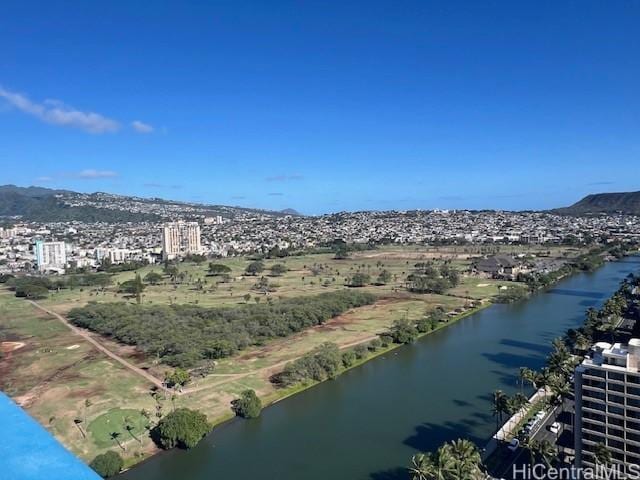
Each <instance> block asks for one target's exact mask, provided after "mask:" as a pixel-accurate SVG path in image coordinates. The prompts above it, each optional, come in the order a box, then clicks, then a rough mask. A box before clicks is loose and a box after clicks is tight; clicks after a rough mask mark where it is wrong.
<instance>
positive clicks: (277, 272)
mask: <svg viewBox="0 0 640 480" xmlns="http://www.w3.org/2000/svg"><path fill="white" fill-rule="evenodd" d="M270 270H271V275H273V276H274V277H279V276H281V275H284V274H285V273H287V267H286V266H284V265H283V264H282V263H276V264H275V265H273V266H272V267H271V269H270Z"/></svg>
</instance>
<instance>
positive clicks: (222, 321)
mask: <svg viewBox="0 0 640 480" xmlns="http://www.w3.org/2000/svg"><path fill="white" fill-rule="evenodd" d="M375 300H376V296H375V295H372V294H370V293H366V292H357V291H338V292H327V293H322V294H320V295H316V296H313V297H305V298H291V299H283V300H280V301H277V302H272V303H267V304H260V305H258V304H256V305H250V304H246V305H239V306H237V307H226V308H206V307H200V306H196V305H133V304H127V303H95V302H91V303H89V304H87V305H86V306H84V307H80V308H74V309H73V310H71V311H70V312H69V315H68V317H69V320H70V321H71V322H72V323H73V324H75V325H77V326H79V327H82V328H87V329H89V330H92V331H95V332H98V333H100V334H102V335H107V336H111V337H113V338H115V339H117V340H119V341H121V342H123V343H126V344H129V345H136V346H137V347H138V348H140V349H141V350H142V351H144V352H146V353H147V354H149V355H154V356H156V357H158V359H160V360H161V361H163V362H164V363H166V364H168V365H171V366H175V367H192V366H195V365H197V364H198V362H200V361H201V360H204V359H217V358H223V357H228V356H230V355H232V354H234V353H235V352H237V351H239V350H243V349H245V348H247V347H249V346H251V345H262V344H263V343H264V342H265V341H267V340H269V339H272V338H276V337H287V336H289V335H291V334H293V333H296V332H299V331H301V330H303V329H305V328H308V327H312V326H315V325H320V324H322V323H324V322H326V321H327V320H329V319H331V318H333V317H336V316H338V315H340V314H342V313H344V312H345V311H347V310H349V309H351V308H355V307H361V306H363V305H368V304H371V303H373V302H374V301H375Z"/></svg>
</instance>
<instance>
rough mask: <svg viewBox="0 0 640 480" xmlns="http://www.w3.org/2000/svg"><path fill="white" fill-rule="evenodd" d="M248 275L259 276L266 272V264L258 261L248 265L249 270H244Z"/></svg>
mask: <svg viewBox="0 0 640 480" xmlns="http://www.w3.org/2000/svg"><path fill="white" fill-rule="evenodd" d="M244 271H245V272H246V273H247V274H248V275H258V274H259V273H262V272H263V271H264V263H262V262H261V261H259V260H257V261H255V262H251V263H250V264H249V265H247V268H245V270H244Z"/></svg>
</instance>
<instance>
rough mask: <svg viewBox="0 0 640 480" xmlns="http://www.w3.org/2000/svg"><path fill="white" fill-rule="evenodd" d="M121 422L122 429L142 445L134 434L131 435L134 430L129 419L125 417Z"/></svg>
mask: <svg viewBox="0 0 640 480" xmlns="http://www.w3.org/2000/svg"><path fill="white" fill-rule="evenodd" d="M123 422H124V429H125V430H126V431H127V433H128V434H129V435H131V436H132V437H133V438H135V439H136V440H137V441H138V443H142V440H140V439H139V438H138V437H137V436H136V435H135V433H133V430H134V428H133V425H132V424H131V417H129V416H125V417H124V419H123Z"/></svg>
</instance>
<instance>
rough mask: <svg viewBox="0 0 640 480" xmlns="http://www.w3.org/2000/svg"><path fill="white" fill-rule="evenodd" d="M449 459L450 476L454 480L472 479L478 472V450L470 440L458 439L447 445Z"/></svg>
mask: <svg viewBox="0 0 640 480" xmlns="http://www.w3.org/2000/svg"><path fill="white" fill-rule="evenodd" d="M444 448H446V449H448V452H449V456H450V459H451V466H450V469H451V472H452V474H453V475H452V478H455V479H456V480H467V479H468V480H472V479H474V478H476V476H477V474H478V473H480V468H479V466H480V462H481V458H480V452H479V451H478V447H476V445H475V444H474V443H472V442H471V441H470V440H467V439H458V440H455V441H453V442H451V443H449V444H447V445H445V447H444Z"/></svg>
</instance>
